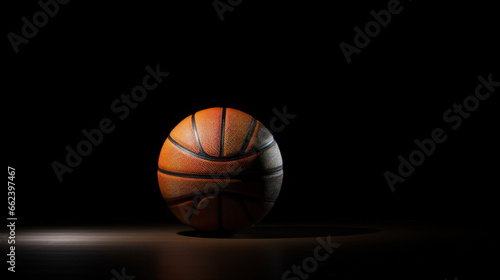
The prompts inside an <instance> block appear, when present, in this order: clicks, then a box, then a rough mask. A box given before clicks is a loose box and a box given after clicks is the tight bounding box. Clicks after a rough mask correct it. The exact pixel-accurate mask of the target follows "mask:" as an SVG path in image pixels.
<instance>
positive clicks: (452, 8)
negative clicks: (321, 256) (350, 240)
mask: <svg viewBox="0 0 500 280" xmlns="http://www.w3.org/2000/svg"><path fill="white" fill-rule="evenodd" d="M387 2H388V1H365V2H361V1H334V3H328V5H327V3H326V2H320V1H312V2H304V1H249V0H245V1H243V2H242V4H240V5H238V6H237V7H235V8H234V10H233V11H232V12H226V13H225V14H224V17H225V18H224V21H222V22H221V21H220V19H219V17H218V16H217V13H216V11H215V9H214V7H213V5H212V1H169V2H166V1H134V2H127V1H117V2H116V3H113V4H112V3H106V4H104V3H102V2H97V3H96V2H92V3H89V2H87V1H71V2H70V3H68V4H66V5H61V6H60V10H59V12H58V14H57V15H56V16H55V17H54V18H51V19H50V20H49V22H48V24H47V25H46V26H44V27H42V28H40V29H39V31H38V33H37V35H36V36H35V37H34V38H32V39H30V40H29V43H28V44H25V45H21V46H20V47H19V48H20V51H19V53H18V54H15V53H14V51H13V49H12V47H11V45H10V43H9V41H8V38H7V36H5V37H4V46H6V47H7V50H6V52H4V53H5V56H6V59H5V61H6V63H4V65H5V66H6V72H5V75H4V78H5V84H4V85H7V86H4V91H3V92H4V94H3V96H4V99H3V100H4V101H3V102H4V108H7V111H6V112H7V113H6V114H7V120H6V124H5V125H4V134H3V135H4V138H6V139H7V141H6V143H5V144H4V150H6V152H7V164H8V165H9V166H12V167H15V168H16V179H15V180H16V216H17V217H18V219H19V220H18V225H19V226H23V225H40V226H46V225H62V226H64V225H68V226H70V225H90V224H98V225H115V224H126V225H129V224H164V223H180V222H178V221H177V219H176V218H175V217H174V216H173V214H171V213H170V212H169V210H168V208H167V207H166V206H165V205H164V203H163V199H162V197H161V194H160V191H159V188H158V184H157V178H156V170H157V160H158V155H159V151H160V149H161V146H162V144H163V141H164V140H165V139H166V137H167V136H168V134H169V132H170V130H171V129H172V128H173V127H174V126H175V125H176V124H177V123H178V122H180V121H181V120H182V119H183V118H184V117H186V116H188V115H190V114H192V113H194V112H196V111H198V110H201V109H204V108H209V107H215V106H227V107H232V108H236V109H239V110H242V111H244V112H247V113H249V114H251V115H252V116H254V117H255V118H257V119H258V120H260V121H261V122H262V123H264V124H265V125H267V126H268V127H269V122H270V121H271V119H272V118H273V117H274V116H275V115H274V113H273V108H276V109H278V110H282V108H283V107H284V106H286V108H287V111H288V112H289V113H291V114H295V115H296V118H295V119H293V120H290V123H289V124H288V125H287V126H286V127H285V129H284V130H283V131H281V132H275V133H274V136H275V139H276V140H277V142H278V144H279V146H280V149H281V152H282V156H283V160H284V172H285V173H284V174H285V175H284V184H283V188H282V192H281V195H280V197H279V199H278V201H277V203H276V205H275V207H274V209H273V210H272V211H271V213H270V214H269V215H268V216H267V217H266V218H265V221H267V222H288V221H294V222H298V223H300V222H309V221H321V222H325V221H326V222H337V221H388V222H394V221H396V222H412V223H433V224H444V225H447V224H466V225H474V226H493V225H494V223H496V221H495V220H494V219H493V218H494V217H495V215H494V213H496V212H497V211H498V203H497V198H496V197H497V196H496V195H495V194H496V189H497V188H498V185H499V183H498V155H499V154H498V149H497V146H498V143H500V141H499V137H498V119H499V118H498V96H497V95H498V91H499V90H497V92H496V93H494V94H492V96H491V97H490V98H489V99H488V100H486V101H483V102H481V104H480V106H479V108H478V110H477V111H475V112H473V113H472V115H471V117H470V118H469V119H467V120H464V122H463V124H462V126H461V127H460V128H459V129H457V130H456V131H452V130H451V129H450V126H449V124H446V123H445V122H444V121H443V117H442V114H443V113H444V112H445V111H446V110H447V109H448V108H451V107H452V105H453V104H454V103H461V102H462V101H463V99H464V98H465V97H467V96H469V95H472V94H473V93H474V90H475V88H476V85H477V84H478V80H477V77H478V76H479V75H482V76H483V77H487V76H488V75H489V74H490V73H493V79H494V80H497V81H498V80H500V75H499V74H498V72H495V71H497V70H498V59H497V58H498V57H497V55H498V50H499V49H500V48H499V46H498V43H497V41H498V40H496V39H495V34H496V35H498V34H497V33H498V30H497V29H498V28H497V27H498V25H495V24H494V20H495V18H497V17H498V16H497V15H496V13H495V9H494V8H493V7H492V6H490V5H489V4H488V5H487V4H481V3H478V2H477V1H475V2H474V3H469V2H454V3H446V4H438V3H435V2H432V1H412V2H409V1H402V2H401V5H402V6H403V11H402V12H401V13H400V14H398V15H393V16H392V20H391V22H390V24H389V25H388V26H387V27H385V28H382V30H381V32H380V34H379V35H378V36H377V37H375V38H373V39H372V40H371V42H370V44H369V45H368V46H367V47H366V48H364V49H362V50H361V53H360V54H354V55H353V56H352V62H351V63H350V64H348V63H347V62H346V59H345V57H344V56H343V54H342V52H341V50H340V48H339V44H340V43H341V42H342V41H345V42H347V43H349V44H353V37H354V30H353V28H354V27H355V26H358V27H360V28H364V26H365V24H366V23H367V22H368V21H371V20H372V16H371V15H370V10H375V11H378V10H380V9H385V8H386V7H387ZM38 10H40V8H39V6H38V4H37V3H36V1H23V2H22V3H20V5H19V6H16V7H11V8H8V9H6V11H5V13H6V14H8V15H7V17H6V21H5V24H4V26H6V31H4V34H7V33H8V32H14V33H16V34H20V33H21V27H22V24H23V23H22V21H21V18H22V17H23V16H26V17H27V18H29V19H31V17H32V15H33V13H35V12H36V11H38ZM496 37H498V36H496ZM157 64H159V65H160V69H161V70H162V71H165V72H170V76H169V77H168V78H166V79H165V80H164V81H163V82H162V83H161V84H160V86H159V87H158V88H156V89H155V90H154V91H151V92H149V94H148V97H147V98H146V99H145V100H144V101H143V102H141V103H139V106H138V108H137V109H134V110H131V113H130V115H129V116H128V117H127V118H126V119H125V120H123V121H121V120H119V119H118V118H117V114H115V113H113V112H111V110H110V104H111V103H112V102H113V100H115V99H117V98H119V97H120V95H121V94H122V93H126V94H129V93H130V90H131V89H132V88H133V87H134V86H136V85H140V84H141V83H142V78H143V77H144V75H145V74H146V71H145V67H146V66H148V65H149V66H151V67H152V68H155V66H156V65H157ZM103 118H111V119H112V120H113V124H114V125H115V126H116V128H115V130H114V131H113V132H112V133H110V134H107V135H105V137H104V139H103V142H102V143H101V144H100V145H99V146H98V147H95V148H94V150H93V152H92V153H91V154H90V155H89V156H87V157H84V158H83V160H82V163H81V164H80V165H79V166H78V167H76V168H74V171H73V172H72V173H66V174H64V180H63V182H62V183H60V182H59V181H58V180H57V177H56V175H55V173H54V171H53V170H52V167H51V163H52V162H54V161H58V162H61V163H64V158H65V156H66V151H65V146H67V145H69V146H71V147H76V145H77V143H78V142H79V141H81V140H83V139H84V136H83V135H82V133H81V131H82V130H83V129H87V130H90V129H94V128H97V127H98V124H99V122H100V120H101V119H103ZM436 127H442V128H444V129H445V131H446V133H447V135H448V139H447V140H446V142H445V143H443V144H440V145H438V146H437V148H436V152H435V153H434V154H433V155H432V156H430V157H428V158H426V160H425V162H424V164H423V165H422V166H420V167H417V168H416V171H415V172H414V173H413V174H412V175H411V176H410V177H409V178H408V179H407V180H406V181H405V182H404V183H400V184H399V183H398V184H397V185H396V191H395V192H394V193H393V192H391V190H390V188H389V186H388V185H387V183H386V181H385V179H384V176H383V174H384V172H385V171H387V170H389V171H391V172H396V170H397V165H398V160H397V157H398V155H400V154H401V155H403V156H404V157H407V155H408V154H409V153H410V152H411V151H412V150H413V149H415V145H414V144H413V141H414V140H415V139H416V138H418V139H423V138H429V137H430V135H431V131H432V130H433V129H434V128H436ZM4 193H6V191H5V192H4ZM4 212H7V211H4Z"/></svg>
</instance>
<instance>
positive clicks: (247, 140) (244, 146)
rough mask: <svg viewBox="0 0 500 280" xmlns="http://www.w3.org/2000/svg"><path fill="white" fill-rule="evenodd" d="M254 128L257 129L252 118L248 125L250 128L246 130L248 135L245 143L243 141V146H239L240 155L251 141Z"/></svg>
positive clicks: (255, 122)
mask: <svg viewBox="0 0 500 280" xmlns="http://www.w3.org/2000/svg"><path fill="white" fill-rule="evenodd" d="M256 127H257V121H256V120H255V118H252V123H251V124H250V128H249V129H248V135H247V137H246V138H245V141H243V144H242V145H241V149H240V153H242V154H243V153H244V152H245V150H246V149H247V147H248V145H249V144H250V140H252V136H253V134H254V133H255V128H256Z"/></svg>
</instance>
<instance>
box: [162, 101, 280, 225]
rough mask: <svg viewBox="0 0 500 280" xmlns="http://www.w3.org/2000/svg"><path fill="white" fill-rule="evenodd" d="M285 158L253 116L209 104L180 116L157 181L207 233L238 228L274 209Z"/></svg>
mask: <svg viewBox="0 0 500 280" xmlns="http://www.w3.org/2000/svg"><path fill="white" fill-rule="evenodd" d="M282 180H283V161H282V158H281V153H280V150H279V148H278V144H277V143H276V141H275V140H274V138H273V136H272V134H271V132H270V131H269V130H268V129H267V128H266V127H265V126H264V125H263V124H262V123H261V122H259V121H258V120H256V119H255V118H253V117H252V116H250V115H248V114H246V113H244V112H242V111H239V110H235V109H231V108H210V109H205V110H201V111H198V112H196V113H194V114H192V115H190V116H188V117H186V118H185V119H184V120H182V121H181V122H180V123H179V124H178V125H177V126H176V127H174V129H173V130H172V131H171V132H170V135H169V136H168V137H167V139H166V140H165V142H164V144H163V147H162V149H161V152H160V157H159V159H158V184H159V186H160V191H161V194H162V196H163V198H164V199H165V201H166V204H167V206H168V207H169V209H170V210H171V211H172V212H173V214H174V215H175V216H176V217H177V218H178V219H179V220H181V221H182V222H183V223H185V224H187V225H189V226H191V227H192V228H194V229H198V230H203V231H226V232H236V231H240V230H243V229H246V228H249V227H251V226H252V225H254V224H256V223H257V222H259V221H260V220H262V218H264V216H265V215H266V214H267V213H268V212H269V211H270V210H271V208H272V207H273V205H274V202H275V201H276V199H277V197H278V195H279V192H280V189H281V184H282Z"/></svg>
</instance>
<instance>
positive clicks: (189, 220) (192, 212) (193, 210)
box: [167, 197, 199, 225]
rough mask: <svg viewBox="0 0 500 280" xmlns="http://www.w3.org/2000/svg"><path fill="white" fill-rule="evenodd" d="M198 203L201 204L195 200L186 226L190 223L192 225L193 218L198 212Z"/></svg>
mask: <svg viewBox="0 0 500 280" xmlns="http://www.w3.org/2000/svg"><path fill="white" fill-rule="evenodd" d="M193 199H194V197H193ZM198 203H199V201H196V200H193V206H192V207H191V210H189V214H188V217H187V219H186V225H189V223H191V218H192V217H193V214H194V212H195V211H196V208H197V207H198ZM167 204H168V203H167Z"/></svg>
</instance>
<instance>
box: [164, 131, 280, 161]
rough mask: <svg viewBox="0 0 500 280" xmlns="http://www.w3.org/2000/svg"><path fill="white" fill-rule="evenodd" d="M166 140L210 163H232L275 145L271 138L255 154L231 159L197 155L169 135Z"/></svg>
mask: <svg viewBox="0 0 500 280" xmlns="http://www.w3.org/2000/svg"><path fill="white" fill-rule="evenodd" d="M167 139H168V140H169V141H170V142H172V144H174V145H175V146H177V147H179V148H180V149H181V150H183V151H186V152H188V153H190V154H192V155H194V156H196V157H199V158H202V159H206V160H210V161H232V160H236V159H242V158H246V157H249V156H251V155H254V154H255V153H257V152H260V151H263V150H265V149H266V148H268V147H269V146H271V145H272V144H273V143H275V141H274V138H273V139H271V141H269V142H268V143H266V144H264V145H262V147H260V148H256V149H255V153H254V152H248V153H246V154H242V155H234V156H231V157H213V156H210V155H208V154H205V152H203V154H201V153H200V154H197V153H195V152H193V151H191V150H189V149H188V148H186V147H184V146H182V145H181V144H180V143H179V142H177V141H175V140H174V139H173V138H172V137H170V135H169V136H168V137H167ZM198 145H199V143H198ZM200 149H201V146H200Z"/></svg>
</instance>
